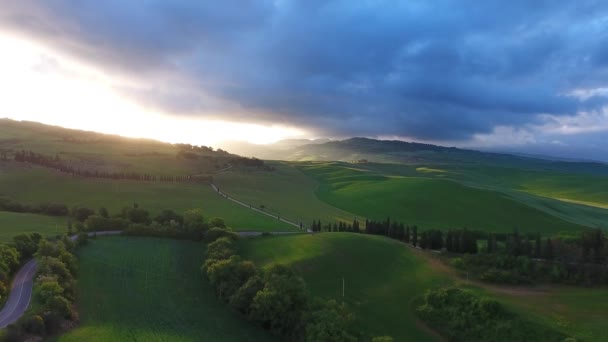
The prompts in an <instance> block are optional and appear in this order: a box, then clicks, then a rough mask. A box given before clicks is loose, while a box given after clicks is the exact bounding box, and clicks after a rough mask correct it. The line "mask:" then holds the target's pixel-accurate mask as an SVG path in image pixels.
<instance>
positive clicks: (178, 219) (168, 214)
mask: <svg viewBox="0 0 608 342" xmlns="http://www.w3.org/2000/svg"><path fill="white" fill-rule="evenodd" d="M154 221H156V222H158V223H160V224H169V223H171V222H175V223H177V224H179V225H182V224H183V223H184V217H183V216H181V215H179V214H177V213H176V212H174V211H173V210H170V209H165V210H163V211H161V213H160V214H158V215H157V216H156V217H155V218H154Z"/></svg>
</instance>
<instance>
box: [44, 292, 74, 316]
mask: <svg viewBox="0 0 608 342" xmlns="http://www.w3.org/2000/svg"><path fill="white" fill-rule="evenodd" d="M48 305H49V309H51V310H53V311H54V312H56V313H58V314H59V315H61V317H63V318H72V307H71V305H70V301H68V300H67V299H66V298H65V297H62V296H54V297H53V298H51V299H50V300H49V303H48Z"/></svg>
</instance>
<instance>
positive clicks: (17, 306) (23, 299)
mask: <svg viewBox="0 0 608 342" xmlns="http://www.w3.org/2000/svg"><path fill="white" fill-rule="evenodd" d="M37 266H38V265H37V264H36V260H34V259H31V260H30V261H28V262H27V263H26V264H25V265H23V267H21V269H20V270H19V272H17V274H16V275H15V278H14V279H13V286H12V288H11V293H10V295H9V296H8V300H7V301H6V304H4V308H3V309H2V311H0V328H4V327H6V326H7V325H9V324H12V323H14V322H15V321H16V320H18V319H19V318H20V317H21V315H23V313H24V312H25V310H26V309H27V307H28V306H29V305H30V299H31V298H32V288H33V285H34V275H35V274H36V268H37Z"/></svg>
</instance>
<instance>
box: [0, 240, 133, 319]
mask: <svg viewBox="0 0 608 342" xmlns="http://www.w3.org/2000/svg"><path fill="white" fill-rule="evenodd" d="M120 233H122V232H121V231H118V230H112V231H104V232H91V233H88V234H89V236H93V235H98V236H100V235H117V234H120ZM76 238H77V235H72V236H70V239H72V241H74V240H76ZM37 268H38V263H37V262H36V259H30V260H29V261H28V262H27V263H25V265H23V266H22V267H21V269H20V270H19V271H18V272H17V274H16V275H15V278H14V279H13V284H12V287H11V292H10V294H9V296H8V299H7V301H6V304H4V307H3V308H2V311H0V329H4V328H6V327H7V326H8V325H10V324H13V323H15V322H16V321H17V320H18V319H19V318H21V316H22V315H23V313H24V312H25V310H27V308H28V307H29V306H30V301H31V299H32V290H33V287H34V276H35V275H36V269H37Z"/></svg>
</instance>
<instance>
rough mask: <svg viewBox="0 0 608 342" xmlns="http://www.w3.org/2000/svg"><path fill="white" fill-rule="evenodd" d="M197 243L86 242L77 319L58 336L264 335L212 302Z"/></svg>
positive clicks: (239, 337) (212, 338)
mask: <svg viewBox="0 0 608 342" xmlns="http://www.w3.org/2000/svg"><path fill="white" fill-rule="evenodd" d="M202 260H203V248H202V245H201V244H199V243H194V242H185V241H175V240H162V239H154V238H126V237H108V238H99V239H97V240H93V242H92V243H91V244H90V245H88V246H86V247H84V248H83V249H82V250H81V252H80V255H79V266H80V275H79V280H78V288H79V293H80V297H79V300H78V307H79V311H80V315H81V324H80V326H78V327H77V328H75V329H74V330H72V331H70V332H69V333H67V334H66V335H64V336H61V337H60V338H59V339H58V341H61V342H67V341H269V340H272V339H271V338H270V336H268V335H267V334H266V332H265V331H263V330H262V329H261V328H258V327H257V326H255V325H253V324H252V323H249V322H247V321H246V320H244V319H243V318H242V317H241V316H239V315H238V314H237V313H235V312H232V311H230V310H229V309H228V307H227V306H226V305H225V304H223V303H221V302H219V301H218V300H217V299H216V297H215V294H214V291H213V289H212V288H211V287H210V285H209V283H208V281H207V280H206V279H204V276H203V275H202V272H201V271H200V265H201V263H202Z"/></svg>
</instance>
